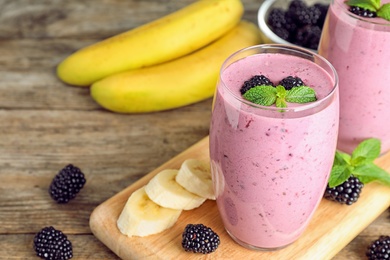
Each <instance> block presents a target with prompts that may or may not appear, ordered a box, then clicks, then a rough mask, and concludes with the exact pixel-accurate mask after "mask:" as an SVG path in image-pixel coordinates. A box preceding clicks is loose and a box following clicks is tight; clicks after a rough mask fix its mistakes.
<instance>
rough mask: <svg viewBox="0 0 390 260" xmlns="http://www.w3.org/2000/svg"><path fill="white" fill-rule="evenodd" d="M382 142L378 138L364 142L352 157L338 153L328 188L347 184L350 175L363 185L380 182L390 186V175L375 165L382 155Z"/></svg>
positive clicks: (354, 151)
mask: <svg viewBox="0 0 390 260" xmlns="http://www.w3.org/2000/svg"><path fill="white" fill-rule="evenodd" d="M380 150H381V142H380V140H379V139H377V138H369V139H366V140H364V141H362V142H361V143H360V144H359V145H358V146H357V147H356V148H355V149H354V150H353V152H352V155H349V154H347V153H343V152H340V151H336V154H335V158H334V161H333V166H332V171H331V174H330V177H329V181H328V186H329V187H331V188H332V187H335V186H338V185H340V184H342V183H343V182H345V181H346V180H347V179H348V178H349V177H350V175H354V176H355V177H357V178H358V179H359V180H360V181H361V182H362V183H369V182H372V181H379V182H381V183H383V184H385V185H388V186H390V173H388V172H387V171H385V170H383V169H382V168H380V167H379V166H377V165H376V164H375V163H374V160H375V159H376V158H377V157H378V156H379V155H380Z"/></svg>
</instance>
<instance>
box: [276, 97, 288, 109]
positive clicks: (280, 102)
mask: <svg viewBox="0 0 390 260" xmlns="http://www.w3.org/2000/svg"><path fill="white" fill-rule="evenodd" d="M275 105H276V107H282V108H283V107H287V103H286V100H285V99H282V98H279V97H278V98H276V103H275Z"/></svg>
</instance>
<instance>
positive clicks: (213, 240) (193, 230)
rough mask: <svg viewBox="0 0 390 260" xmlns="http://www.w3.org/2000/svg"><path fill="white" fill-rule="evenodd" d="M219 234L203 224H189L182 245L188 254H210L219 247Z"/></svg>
mask: <svg viewBox="0 0 390 260" xmlns="http://www.w3.org/2000/svg"><path fill="white" fill-rule="evenodd" d="M219 243H220V240H219V236H218V234H217V233H215V232H214V231H213V230H212V229H211V228H209V227H206V226H204V225H203V224H188V225H187V226H186V227H185V229H184V232H183V235H182V242H181V245H182V247H183V248H184V250H185V251H187V252H193V253H202V254H209V253H211V252H214V251H215V250H216V249H217V248H218V246H219Z"/></svg>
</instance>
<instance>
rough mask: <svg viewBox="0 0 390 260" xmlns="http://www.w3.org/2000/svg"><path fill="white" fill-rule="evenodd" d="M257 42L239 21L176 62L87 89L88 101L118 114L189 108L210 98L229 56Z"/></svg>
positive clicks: (116, 76)
mask: <svg viewBox="0 0 390 260" xmlns="http://www.w3.org/2000/svg"><path fill="white" fill-rule="evenodd" d="M260 42H261V37H260V32H259V29H258V28H257V27H256V26H255V25H254V24H253V23H251V22H248V21H241V22H240V23H239V24H238V25H237V26H236V27H235V28H233V29H232V30H230V31H229V32H228V33H227V34H225V35H224V36H222V37H221V38H220V39H218V40H216V41H214V42H213V43H211V44H209V45H208V46H206V47H204V48H202V49H200V50H198V51H196V52H194V53H191V54H189V55H186V56H183V57H181V58H179V59H176V60H173V61H170V62H167V63H163V64H159V65H155V66H151V67H146V68H141V69H137V70H131V71H127V72H122V73H118V74H114V75H111V76H109V77H106V78H104V79H102V80H100V81H97V82H95V83H94V84H92V86H91V95H92V98H93V99H94V100H95V101H96V102H97V103H99V104H100V105H101V106H103V107H104V108H106V109H108V110H111V111H114V112H119V113H144V112H154V111H161V110H168V109H173V108H177V107H181V106H185V105H189V104H192V103H195V102H198V101H201V100H204V99H207V98H210V97H212V96H213V94H214V90H215V86H216V82H217V79H218V75H219V70H220V68H221V66H222V63H223V62H224V60H225V59H226V58H227V57H228V56H229V55H230V54H232V53H233V52H235V51H237V50H239V49H241V48H244V47H248V46H251V45H256V44H259V43H260Z"/></svg>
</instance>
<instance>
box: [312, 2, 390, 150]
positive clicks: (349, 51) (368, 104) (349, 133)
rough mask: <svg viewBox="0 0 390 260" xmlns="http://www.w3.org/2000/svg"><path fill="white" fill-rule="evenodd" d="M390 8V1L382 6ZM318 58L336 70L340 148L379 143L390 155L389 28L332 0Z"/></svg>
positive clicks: (350, 148)
mask: <svg viewBox="0 0 390 260" xmlns="http://www.w3.org/2000/svg"><path fill="white" fill-rule="evenodd" d="M381 2H382V3H386V2H387V3H389V2H390V0H385V1H384V0H382V1H381ZM318 52H319V54H320V55H321V56H323V57H325V58H326V59H327V60H328V61H330V62H331V63H332V65H333V66H334V67H335V69H336V70H337V74H338V76H339V82H340V83H339V84H340V129H339V140H338V145H337V148H338V149H340V150H342V151H344V152H348V153H350V152H352V150H353V149H354V148H355V147H356V146H357V145H358V143H360V142H361V141H363V140H364V139H367V138H372V137H375V138H379V139H380V140H381V141H382V151H381V152H382V153H384V152H386V151H388V150H389V149H390V111H389V107H390V22H389V21H386V20H385V19H382V18H363V17H360V16H357V15H354V14H352V13H351V12H349V11H348V6H347V5H346V4H345V3H344V0H333V1H332V3H331V4H330V7H329V11H328V15H327V18H326V21H325V24H324V28H323V30H322V36H321V41H320V44H319V50H318Z"/></svg>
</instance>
